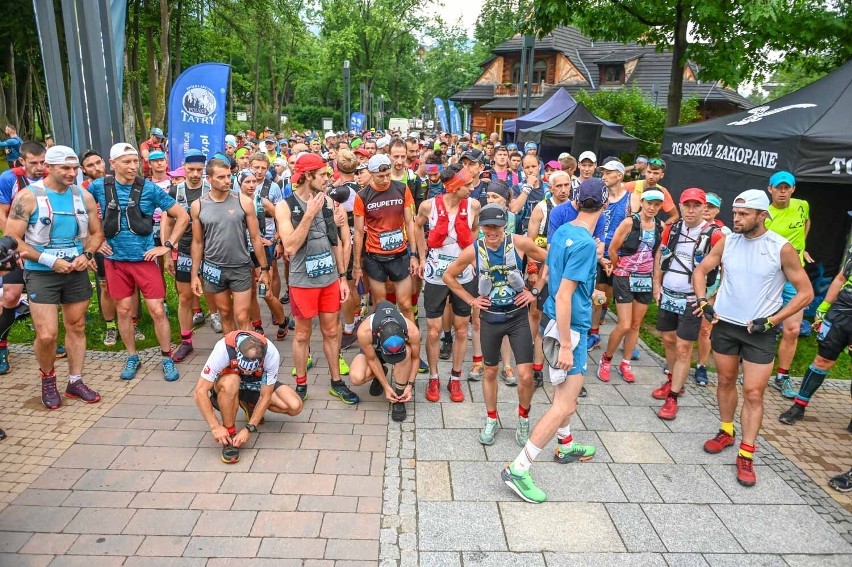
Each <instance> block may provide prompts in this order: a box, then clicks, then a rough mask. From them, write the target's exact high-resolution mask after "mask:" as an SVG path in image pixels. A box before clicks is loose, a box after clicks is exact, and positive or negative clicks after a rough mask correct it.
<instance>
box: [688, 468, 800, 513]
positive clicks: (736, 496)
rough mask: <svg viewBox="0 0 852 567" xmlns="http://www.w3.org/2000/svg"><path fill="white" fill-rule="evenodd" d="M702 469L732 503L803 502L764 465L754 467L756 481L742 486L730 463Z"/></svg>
mask: <svg viewBox="0 0 852 567" xmlns="http://www.w3.org/2000/svg"><path fill="white" fill-rule="evenodd" d="M704 470H706V471H707V473H708V474H709V475H710V476H711V477H712V478H713V480H714V481H715V482H716V484H718V485H719V486H720V487H721V488H722V490H724V491H725V494H726V495H727V496H728V498H730V499H731V501H732V502H733V503H734V504H804V503H805V502H804V501H803V500H802V499H801V497H799V495H798V494H796V492H795V491H794V490H793V489H792V488H790V485H789V484H787V483H786V482H784V480H783V479H782V478H781V477H779V476H778V474H776V473H775V472H774V471H773V470H772V469H771V468H769V467H766V466H757V467H754V472H755V474H757V478H758V483H757V484H755V485H754V486H749V487H746V486H743V485H741V484H740V483H738V482H737V476H736V475H737V473H736V468H735V467H734V465H733V464H730V465H704Z"/></svg>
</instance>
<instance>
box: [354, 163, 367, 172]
mask: <svg viewBox="0 0 852 567" xmlns="http://www.w3.org/2000/svg"><path fill="white" fill-rule="evenodd" d="M365 169H367V164H366V163H359V164H358V165H357V166H355V171H363V170H365Z"/></svg>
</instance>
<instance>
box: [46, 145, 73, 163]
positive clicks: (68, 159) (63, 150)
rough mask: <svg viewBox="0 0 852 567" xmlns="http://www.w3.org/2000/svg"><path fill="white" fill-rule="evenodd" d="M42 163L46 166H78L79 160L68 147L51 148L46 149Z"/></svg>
mask: <svg viewBox="0 0 852 567" xmlns="http://www.w3.org/2000/svg"><path fill="white" fill-rule="evenodd" d="M44 163H46V164H48V165H80V160H79V159H78V158H77V154H75V153H74V150H72V149H71V148H69V147H68V146H53V147H50V148H47V152H46V153H45V154H44Z"/></svg>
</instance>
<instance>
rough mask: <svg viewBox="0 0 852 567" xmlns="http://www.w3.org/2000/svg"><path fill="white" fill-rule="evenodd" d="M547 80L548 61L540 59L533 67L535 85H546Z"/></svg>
mask: <svg viewBox="0 0 852 567" xmlns="http://www.w3.org/2000/svg"><path fill="white" fill-rule="evenodd" d="M546 80H547V61H545V60H544V59H539V60H538V61H536V62H535V65H533V84H540V83H544V82H545V81H546Z"/></svg>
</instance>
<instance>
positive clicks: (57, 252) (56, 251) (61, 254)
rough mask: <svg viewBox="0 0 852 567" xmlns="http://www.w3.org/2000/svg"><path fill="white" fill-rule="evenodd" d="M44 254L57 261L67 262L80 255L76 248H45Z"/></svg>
mask: <svg viewBox="0 0 852 567" xmlns="http://www.w3.org/2000/svg"><path fill="white" fill-rule="evenodd" d="M44 252H45V253H46V254H51V255H53V256H56V258H57V259H59V260H66V261H68V262H70V261H71V260H73V259H74V258H76V257H77V256H79V255H80V254H79V253H78V252H77V248H76V247H74V246H69V247H66V248H45V249H44Z"/></svg>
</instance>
